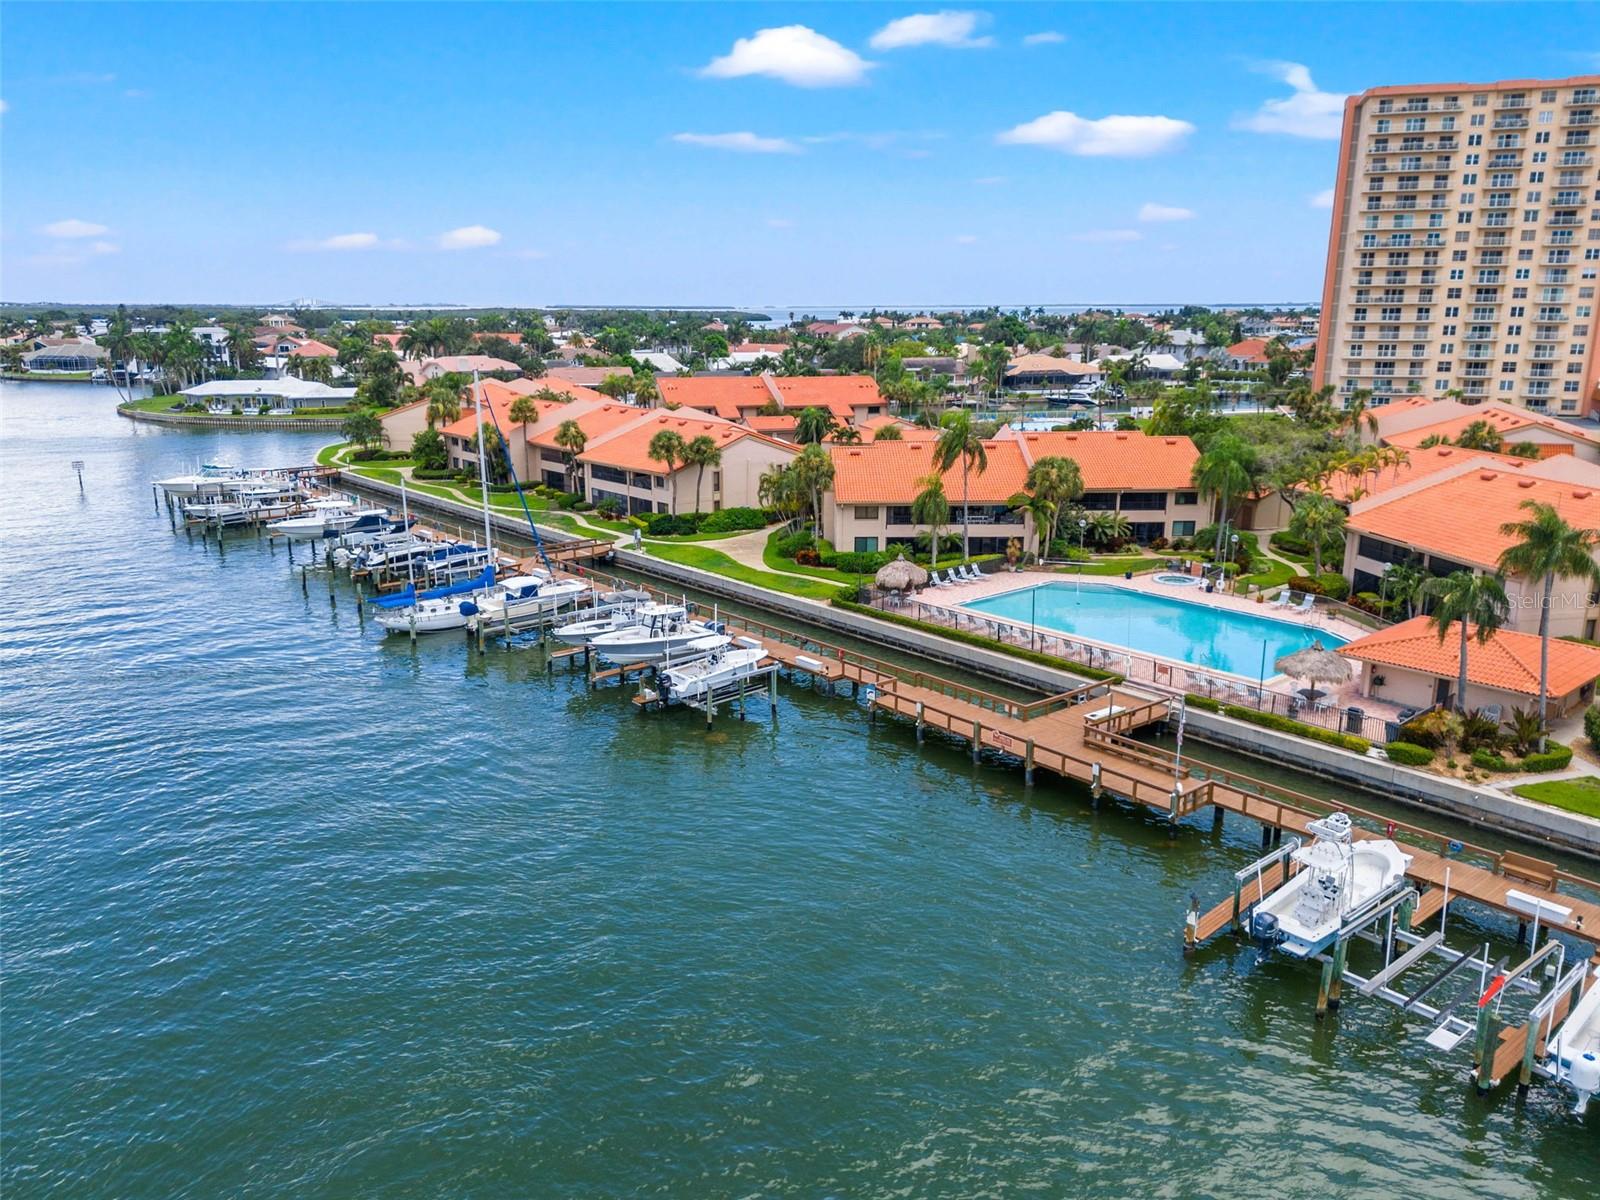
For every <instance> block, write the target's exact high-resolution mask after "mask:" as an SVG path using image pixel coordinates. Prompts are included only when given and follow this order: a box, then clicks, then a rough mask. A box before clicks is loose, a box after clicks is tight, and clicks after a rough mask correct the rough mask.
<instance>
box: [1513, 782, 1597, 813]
mask: <svg viewBox="0 0 1600 1200" xmlns="http://www.w3.org/2000/svg"><path fill="white" fill-rule="evenodd" d="M1511 790H1512V791H1513V792H1515V793H1516V794H1517V795H1519V796H1521V797H1522V798H1523V799H1524V800H1537V801H1538V802H1539V803H1540V804H1549V805H1553V806H1554V807H1556V808H1564V809H1566V810H1567V811H1568V812H1575V813H1582V814H1583V815H1584V816H1586V817H1600V779H1596V778H1595V777H1594V776H1592V775H1581V776H1579V777H1578V778H1577V779H1549V780H1546V781H1545V782H1544V783H1520V784H1518V785H1517V786H1516V787H1514V788H1512V789H1511Z"/></svg>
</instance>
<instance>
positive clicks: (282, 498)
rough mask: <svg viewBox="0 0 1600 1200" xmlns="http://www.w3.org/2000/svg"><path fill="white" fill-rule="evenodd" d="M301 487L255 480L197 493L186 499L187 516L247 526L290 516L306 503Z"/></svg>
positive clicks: (186, 517)
mask: <svg viewBox="0 0 1600 1200" xmlns="http://www.w3.org/2000/svg"><path fill="white" fill-rule="evenodd" d="M304 500H305V497H304V495H303V493H301V491H300V489H299V488H298V487H296V486H295V485H294V484H291V483H284V484H276V483H262V482H256V481H251V482H248V483H239V484H233V485H231V486H230V487H229V488H227V489H226V490H221V491H205V492H197V493H195V494H194V495H192V496H189V497H188V498H187V499H185V500H183V501H182V504H181V507H182V511H183V515H184V517H185V519H187V520H190V521H214V522H217V523H218V524H221V525H247V524H251V523H253V522H256V521H270V520H276V519H279V518H283V517H286V516H288V515H289V514H290V513H292V512H294V511H295V510H296V509H297V508H299V507H300V505H301V504H302V503H304Z"/></svg>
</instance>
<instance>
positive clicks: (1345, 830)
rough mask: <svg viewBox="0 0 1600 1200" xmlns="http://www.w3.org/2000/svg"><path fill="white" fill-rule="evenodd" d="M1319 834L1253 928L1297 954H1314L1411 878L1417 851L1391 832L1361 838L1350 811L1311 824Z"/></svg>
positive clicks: (1297, 854) (1300, 852) (1259, 909)
mask: <svg viewBox="0 0 1600 1200" xmlns="http://www.w3.org/2000/svg"><path fill="white" fill-rule="evenodd" d="M1306 830H1307V832H1309V833H1311V834H1313V835H1315V840H1314V841H1313V842H1312V843H1311V844H1310V845H1309V846H1301V847H1300V848H1299V849H1297V850H1295V851H1294V852H1293V853H1292V854H1291V855H1290V857H1291V858H1292V859H1293V861H1294V862H1295V863H1297V864H1298V865H1299V867H1300V870H1299V871H1298V872H1297V873H1296V874H1295V875H1294V876H1292V877H1291V878H1290V879H1289V881H1288V882H1287V883H1285V884H1283V885H1282V886H1281V887H1279V888H1278V889H1277V890H1276V891H1274V892H1273V893H1272V894H1271V895H1269V896H1268V897H1267V898H1266V899H1265V900H1263V901H1262V902H1261V903H1260V904H1258V905H1256V908H1255V912H1254V913H1253V914H1252V916H1251V920H1250V928H1251V932H1252V933H1254V934H1255V936H1256V937H1257V938H1258V939H1260V940H1261V941H1263V942H1266V943H1267V944H1269V945H1271V946H1273V947H1275V948H1276V949H1278V950H1282V951H1283V952H1284V953H1285V954H1289V955H1292V956H1294V957H1295V958H1310V957H1311V956H1312V955H1314V954H1317V953H1319V952H1320V951H1321V950H1323V949H1324V948H1326V947H1327V946H1328V945H1330V944H1331V943H1332V942H1333V940H1334V939H1335V938H1336V937H1337V936H1338V934H1339V930H1340V928H1341V927H1342V926H1343V924H1344V921H1345V918H1346V917H1347V916H1348V915H1349V914H1351V913H1353V912H1356V911H1357V910H1358V909H1361V908H1363V907H1364V906H1366V905H1367V904H1369V903H1371V902H1372V901H1374V900H1377V899H1378V898H1380V897H1382V896H1386V895H1388V894H1389V893H1391V892H1393V891H1394V890H1396V889H1397V888H1399V887H1401V886H1402V885H1404V883H1405V879H1406V868H1407V867H1408V866H1410V865H1411V856H1410V855H1409V854H1406V853H1404V852H1403V851H1402V850H1401V849H1400V847H1399V846H1397V845H1395V843H1394V842H1392V841H1390V840H1388V839H1387V838H1369V839H1365V840H1362V841H1357V840H1355V828H1354V826H1353V825H1352V824H1351V821H1350V817H1349V814H1347V813H1333V814H1331V815H1330V816H1327V817H1324V818H1322V819H1321V820H1319V821H1312V822H1310V823H1309V824H1307V826H1306Z"/></svg>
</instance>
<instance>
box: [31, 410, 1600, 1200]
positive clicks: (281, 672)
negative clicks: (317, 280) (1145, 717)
mask: <svg viewBox="0 0 1600 1200" xmlns="http://www.w3.org/2000/svg"><path fill="white" fill-rule="evenodd" d="M114 405H115V396H114V394H113V393H112V392H111V391H110V390H109V389H105V388H90V387H71V386H65V385H49V386H44V385H15V384H6V385H5V386H4V391H3V392H0V468H3V472H4V478H5V480H6V482H7V488H8V496H9V497H10V501H9V503H8V504H7V505H5V506H4V507H3V508H0V545H3V547H4V560H3V561H4V572H5V579H4V584H5V595H6V597H7V599H8V601H9V604H8V605H7V608H8V617H9V620H8V621H6V622H5V624H4V626H3V628H0V663H3V665H4V670H5V684H6V690H5V695H6V705H5V736H4V738H3V739H0V796H3V805H4V807H3V811H0V821H3V840H0V886H3V889H4V907H3V913H0V920H3V929H4V937H3V940H0V954H3V967H4V977H5V980H6V997H5V1004H4V1007H3V1009H0V1035H3V1042H4V1047H5V1075H6V1078H5V1092H4V1125H5V1153H4V1156H3V1165H0V1182H3V1185H4V1188H5V1190H6V1191H7V1192H8V1193H9V1194H13V1195H17V1196H72V1197H101V1196H105V1197H110V1196H119V1197H145V1196H151V1197H155V1196H161V1197H170V1196H213V1195H232V1196H274V1197H276V1196H295V1197H303V1196H327V1197H344V1196H350V1195H360V1196H363V1197H400V1196H433V1195H453V1196H503V1195H552V1196H554V1195H562V1196H613V1195H619V1194H634V1193H642V1192H647V1191H653V1192H656V1193H659V1194H664V1195H695V1196H730V1197H732V1196H753V1195H761V1196H816V1195H852V1196H857V1195H861V1196H865V1195H885V1194H891V1193H899V1194H906V1195H913V1196H951V1197H957V1196H961V1197H965V1196H972V1195H977V1194H1010V1193H1016V1192H1022V1191H1036V1192H1043V1193H1044V1194H1047V1195H1053V1194H1071V1195H1079V1194H1083V1195H1131V1194H1137V1195H1145V1194H1167V1195H1176V1196H1187V1195H1221V1196H1232V1197H1241V1196H1243V1197H1254V1196H1275V1197H1289V1196H1319V1197H1321V1196H1326V1195H1329V1194H1339V1193H1344V1192H1349V1193H1355V1192H1362V1193H1365V1192H1369V1191H1372V1192H1376V1191H1378V1190H1380V1189H1382V1190H1384V1191H1394V1192H1402V1191H1403V1192H1405V1193H1409V1194H1412V1195H1419V1196H1441V1197H1443V1196H1459V1195H1461V1194H1462V1193H1463V1192H1465V1191H1467V1190H1468V1189H1471V1190H1473V1191H1481V1192H1485V1193H1492V1194H1494V1195H1497V1196H1501V1197H1551V1196H1553V1197H1579V1196H1589V1195H1593V1194H1594V1193H1595V1192H1596V1190H1597V1189H1600V1154H1597V1153H1596V1151H1595V1144H1596V1143H1595V1138H1594V1131H1593V1127H1592V1126H1593V1118H1591V1120H1590V1127H1589V1128H1588V1129H1585V1128H1584V1127H1583V1125H1582V1124H1581V1123H1579V1122H1576V1121H1575V1120H1574V1119H1573V1118H1571V1117H1570V1116H1568V1115H1567V1113H1566V1112H1565V1108H1564V1105H1563V1103H1562V1099H1561V1097H1559V1096H1558V1095H1556V1094H1554V1093H1553V1092H1549V1091H1547V1090H1536V1091H1535V1092H1534V1093H1533V1094H1532V1096H1531V1097H1530V1098H1529V1100H1528V1101H1527V1102H1526V1103H1525V1104H1522V1105H1520V1106H1519V1105H1518V1104H1517V1103H1516V1102H1515V1101H1514V1100H1512V1099H1509V1098H1508V1097H1505V1096H1501V1097H1499V1098H1497V1099H1495V1100H1494V1101H1492V1102H1488V1101H1481V1100H1479V1099H1477V1098H1476V1097H1474V1096H1473V1094H1472V1089H1471V1087H1470V1085H1469V1084H1468V1083H1467V1081H1466V1080H1465V1079H1464V1077H1463V1071H1462V1068H1463V1065H1464V1059H1462V1058H1460V1057H1457V1058H1455V1059H1453V1060H1449V1061H1442V1060H1439V1059H1436V1058H1433V1057H1430V1055H1429V1054H1428V1053H1427V1052H1426V1050H1425V1048H1424V1047H1423V1045H1422V1043H1421V1035H1422V1033H1423V1032H1425V1030H1424V1028H1423V1027H1421V1026H1420V1025H1419V1024H1418V1023H1416V1022H1413V1021H1408V1020H1404V1019H1402V1018H1400V1017H1398V1016H1397V1015H1396V1014H1395V1013H1394V1011H1393V1010H1392V1009H1389V1008H1387V1007H1380V1006H1378V1005H1376V1004H1372V1003H1365V1004H1363V1003H1359V1002H1358V1003H1352V1004H1349V1005H1347V1007H1346V1009H1345V1011H1344V1012H1343V1013H1341V1014H1340V1015H1339V1017H1338V1018H1337V1020H1336V1021H1332V1022H1329V1023H1328V1024H1326V1025H1324V1026H1321V1027H1319V1026H1317V1025H1315V1024H1314V1023H1313V1021H1312V1020H1311V1008H1312V1001H1313V997H1314V993H1315V988H1316V980H1315V977H1314V974H1313V972H1311V971H1309V970H1305V969H1302V968H1296V967H1293V966H1291V965H1289V964H1287V963H1284V962H1279V961H1261V960H1260V958H1259V956H1258V954H1257V952H1256V951H1255V950H1254V949H1253V948H1251V947H1248V946H1242V945H1236V944H1232V943H1226V944H1223V945H1221V946H1219V947H1216V948H1214V949H1210V950H1207V951H1204V952H1202V953H1201V954H1200V955H1198V956H1196V957H1195V958H1193V959H1191V960H1185V959H1184V958H1183V957H1182V955H1181V954H1180V953H1179V946H1180V941H1181V921H1182V916H1183V912H1184V910H1185V908H1186V907H1187V904H1188V898H1189V895H1190V893H1191V892H1192V891H1195V890H1201V891H1202V892H1203V893H1205V894H1206V895H1207V897H1208V898H1209V897H1210V896H1211V895H1213V894H1217V895H1220V889H1221V888H1222V886H1223V884H1224V881H1225V880H1226V879H1227V878H1228V872H1229V870H1230V869H1231V868H1232V867H1234V866H1237V865H1240V864H1242V863H1243V862H1245V861H1248V860H1249V859H1250V858H1251V857H1252V856H1253V853H1254V851H1255V848H1256V846H1257V844H1258V842H1257V838H1256V834H1255V831H1254V830H1253V829H1247V828H1244V827H1242V826H1241V827H1239V828H1235V827H1233V826H1232V825H1230V826H1229V827H1228V828H1227V829H1226V830H1225V831H1224V832H1223V833H1222V834H1221V835H1214V834H1212V833H1211V831H1210V828H1209V823H1206V824H1205V826H1204V827H1203V828H1199V827H1197V828H1196V829H1193V830H1188V829H1186V830H1183V831H1180V833H1179V834H1178V836H1177V837H1175V838H1174V837H1169V835H1168V832H1167V830H1166V828H1165V826H1164V822H1162V821H1161V820H1159V819H1157V818H1156V817H1155V816H1154V815H1153V814H1145V813H1140V812H1134V811H1132V810H1128V809H1124V808H1121V807H1118V806H1114V805H1107V806H1103V807H1102V808H1100V809H1099V810H1098V811H1096V810H1094V809H1091V807H1090V806H1089V804H1088V802H1087V797H1086V796H1085V795H1084V794H1083V793H1082V792H1081V791H1080V790H1079V789H1076V788H1071V787H1067V786H1062V785H1058V784H1056V783H1054V782H1048V781H1041V783H1040V784H1039V785H1038V786H1036V787H1034V788H1032V789H1024V787H1023V785H1022V780H1021V776H1020V773H1019V772H1018V771H1016V770H1015V769H1014V768H1012V767H1010V766H1008V765H1004V764H996V763H987V762H985V763H980V764H977V765H974V764H973V763H972V762H971V761H970V759H969V758H968V757H967V755H966V754H965V752H964V751H963V750H962V749H961V748H960V747H957V746H954V745H944V744H941V743H939V742H938V741H936V740H930V741H929V743H928V744H927V745H925V746H922V747H919V746H917V744H916V742H915V739H914V736H913V734H912V731H911V729H910V728H909V727H908V726H904V725H900V724H898V723H896V722H894V721H891V720H886V719H880V720H878V721H877V722H875V723H873V722H869V720H868V719H867V714H866V712H865V710H864V709H863V708H862V707H860V706H859V705H854V704H852V703H851V702H850V701H849V700H848V699H847V698H845V697H842V696H841V697H831V696H828V695H826V694H824V693H823V692H821V691H815V690H811V689H808V688H806V687H803V686H798V685H795V684H790V683H785V684H783V685H782V686H781V687H780V698H779V709H778V712H777V714H776V719H775V720H773V719H770V718H769V717H768V715H767V714H765V713H764V712H760V713H758V714H756V715H755V716H753V718H752V719H751V720H748V721H745V722H739V721H734V720H721V719H719V721H718V722H717V724H716V725H715V727H713V728H712V729H711V730H709V731H708V730H707V729H706V728H705V726H704V722H703V720H702V719H701V718H700V717H699V716H698V715H697V714H692V713H667V714H656V715H649V716H641V715H640V714H638V713H636V712H635V711H634V709H633V706H632V705H631V704H630V703H629V702H628V692H627V691H625V690H622V689H619V688H614V687H613V688H602V689H595V690H590V689H589V688H587V687H586V686H585V681H584V678H583V675H582V673H581V672H570V673H567V672H563V671H560V670H557V671H556V672H554V673H547V672H546V671H545V670H544V669H543V663H542V661H541V660H540V657H539V656H538V655H537V654H534V653H531V652H523V651H516V650H512V651H492V652H490V653H487V654H483V655H479V654H476V653H472V652H469V650H468V647H467V645H466V644H465V641H464V639H459V638H456V637H453V636H444V637H438V638H430V639H422V640H420V641H419V642H418V643H417V644H416V645H414V646H413V645H411V644H410V643H408V642H407V641H406V640H405V639H402V638H390V639H384V638H383V637H381V636H380V633H379V631H378V630H377V629H376V628H375V627H374V626H373V625H372V624H371V623H370V622H367V623H365V624H364V625H363V623H361V622H360V621H359V620H358V617H357V611H356V608H355V604H354V596H353V594H352V593H351V592H350V591H349V590H348V589H347V587H346V586H345V585H344V584H342V583H341V584H338V585H336V587H335V588H334V589H333V593H332V596H331V598H330V593H329V589H328V587H327V585H326V582H325V581H317V580H316V579H315V577H313V586H310V587H308V588H306V589H305V590H304V591H302V586H301V581H300V579H299V578H297V577H296V576H295V575H294V574H293V573H292V572H291V571H290V570H289V566H288V562H287V557H286V555H285V553H284V551H283V550H282V548H280V547H273V546H272V545H271V544H270V542H267V541H264V540H263V541H257V540H256V539H254V538H252V537H250V536H248V535H245V536H233V537H230V538H228V539H226V540H225V541H224V542H223V543H222V544H221V546H219V544H218V542H217V540H216V539H215V538H210V539H207V538H204V537H200V536H198V535H193V536H186V535H184V534H182V533H178V534H174V533H173V532H172V531H171V530H170V529H169V527H168V524H167V519H166V517H165V515H164V514H163V513H161V512H159V511H158V510H157V509H156V507H155V506H154V505H153V503H152V498H151V493H150V481H151V480H152V479H154V478H157V477H161V476H164V475H170V474H175V473H178V472H181V471H183V470H185V469H187V468H189V467H191V466H192V464H193V463H194V462H195V461H197V460H200V459H223V460H228V461H233V462H236V463H240V464H242V465H253V464H270V463H282V462H304V461H309V458H310V456H311V454H312V453H313V451H314V450H315V448H316V446H317V444H318V442H319V440H320V439H319V437H318V436H317V435H315V434H293V433H275V432H263V433H254V434H243V433H234V434H229V433H226V432H218V431H213V430H205V431H185V430H175V429H167V428H157V427H153V426H143V425H136V424H133V423H131V422H128V421H125V420H122V419H120V418H118V417H117V416H116V415H115V413H114V411H113V410H114ZM73 460H81V461H82V462H83V463H84V470H83V490H82V491H81V492H80V491H79V485H78V481H77V477H76V474H75V473H74V471H73V470H72V469H71V468H70V465H69V464H70V463H71V462H72V461H73ZM317 582H321V586H320V587H319V586H316V583H317ZM830 640H834V639H830ZM1355 802H1356V803H1361V804H1364V805H1366V804H1370V800H1369V798H1366V797H1360V798H1357V799H1356V800H1355ZM1474 840H1482V839H1481V838H1475V839H1474ZM1464 924H1465V922H1464ZM1472 929H1473V933H1472V935H1469V936H1481V937H1484V938H1491V939H1496V941H1497V944H1504V939H1505V938H1506V937H1507V936H1508V935H1509V934H1510V933H1512V932H1513V931H1512V930H1511V929H1509V928H1507V927H1506V926H1504V925H1497V924H1496V923H1495V922H1493V921H1483V922H1480V923H1477V924H1475V925H1473V926H1472Z"/></svg>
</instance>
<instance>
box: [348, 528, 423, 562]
mask: <svg viewBox="0 0 1600 1200" xmlns="http://www.w3.org/2000/svg"><path fill="white" fill-rule="evenodd" d="M414 544H422V545H431V543H424V542H422V541H421V539H419V538H418V537H417V536H416V535H415V534H413V533H411V531H410V530H407V529H364V530H360V531H358V532H355V533H344V534H340V535H339V537H338V538H337V539H336V540H335V541H334V544H333V561H334V562H335V563H337V564H338V565H339V566H341V567H346V566H356V565H359V564H360V563H361V562H362V560H363V556H364V555H366V554H369V553H370V554H378V553H381V552H386V551H390V550H401V549H404V548H405V547H407V546H411V545H414Z"/></svg>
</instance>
